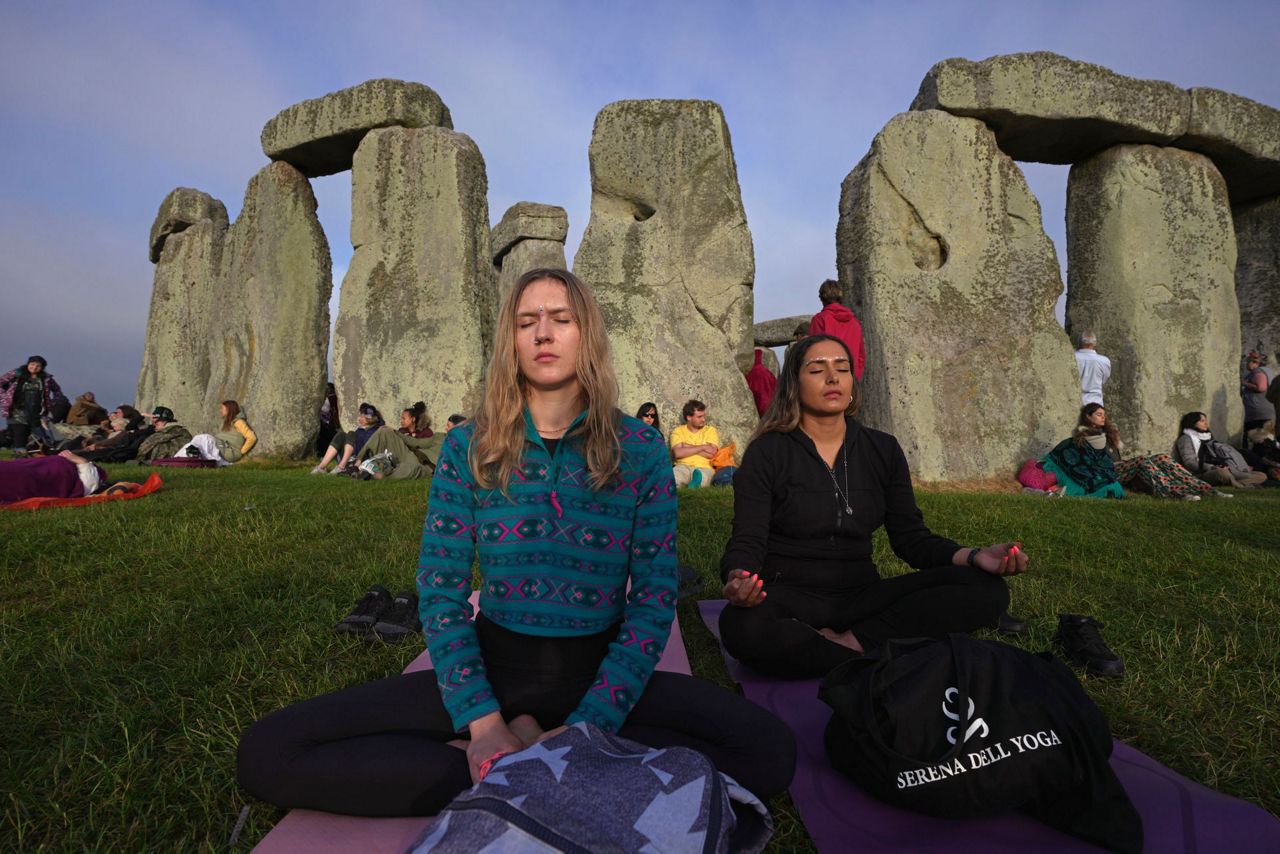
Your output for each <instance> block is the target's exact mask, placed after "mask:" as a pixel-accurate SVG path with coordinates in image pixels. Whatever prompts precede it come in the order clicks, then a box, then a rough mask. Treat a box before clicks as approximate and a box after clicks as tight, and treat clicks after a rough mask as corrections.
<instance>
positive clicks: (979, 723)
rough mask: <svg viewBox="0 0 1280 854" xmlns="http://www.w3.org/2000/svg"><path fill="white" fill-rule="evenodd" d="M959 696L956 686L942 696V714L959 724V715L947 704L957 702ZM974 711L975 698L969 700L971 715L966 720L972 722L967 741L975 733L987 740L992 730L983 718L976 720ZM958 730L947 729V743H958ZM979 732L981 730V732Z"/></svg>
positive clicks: (966, 733) (966, 734) (967, 732)
mask: <svg viewBox="0 0 1280 854" xmlns="http://www.w3.org/2000/svg"><path fill="white" fill-rule="evenodd" d="M959 694H960V689H959V688H956V687H955V686H952V687H950V688H948V689H947V690H946V691H945V692H943V694H942V713H943V714H944V715H946V716H947V718H948V719H950V720H953V721H957V722H958V721H959V720H960V715H959V713H958V712H954V711H952V710H951V708H950V707H949V706H948V705H947V704H948V703H953V702H955V700H956V697H957V696H958V695H959ZM974 711H975V707H974V705H973V698H972V697H970V698H969V714H968V715H966V716H965V718H966V720H968V721H970V724H969V728H968V729H967V730H965V732H964V740H965V741H968V740H969V739H970V738H972V737H973V735H974V733H977V734H978V737H979V738H986V737H987V736H988V735H989V734H990V733H991V729H990V728H989V727H988V726H987V722H986V721H984V720H983V719H982V718H975V717H974V716H973V713H974ZM957 729H959V727H953V726H952V727H947V741H948V742H950V743H951V744H955V743H956V730H957ZM979 730H981V732H979Z"/></svg>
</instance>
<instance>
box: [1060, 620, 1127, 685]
mask: <svg viewBox="0 0 1280 854" xmlns="http://www.w3.org/2000/svg"><path fill="white" fill-rule="evenodd" d="M1102 628H1104V626H1103V624H1102V623H1100V622H1098V621H1097V620H1095V619H1094V618H1093V617H1090V616H1086V615H1084V614H1059V615H1058V631H1057V632H1055V633H1054V635H1053V642H1054V643H1055V644H1057V645H1058V647H1059V648H1060V649H1061V650H1062V652H1063V654H1064V655H1065V656H1066V657H1067V659H1068V660H1070V661H1073V662H1075V663H1076V664H1082V665H1084V670H1085V672H1086V673H1088V674H1089V675H1090V676H1123V675H1124V662H1123V661H1121V660H1120V656H1118V655H1116V654H1115V653H1114V652H1112V651H1111V648H1110V647H1108V646H1107V644H1106V642H1105V641H1104V640H1103V639H1102V634H1101V633H1100V632H1099V629H1102Z"/></svg>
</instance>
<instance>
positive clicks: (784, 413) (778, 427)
mask: <svg viewBox="0 0 1280 854" xmlns="http://www.w3.org/2000/svg"><path fill="white" fill-rule="evenodd" d="M822 341H834V342H836V343H837V344H839V345H840V346H841V347H843V348H844V351H845V354H846V355H848V356H849V370H850V371H852V370H853V355H852V354H851V353H849V345H848V344H845V343H844V342H843V341H841V340H840V339H839V338H836V337H834V336H832V335H810V336H809V337H808V338H804V339H802V340H800V341H797V342H796V344H795V346H794V347H792V348H791V352H790V353H789V354H788V355H787V361H786V362H785V363H784V364H783V365H782V370H781V371H779V372H778V388H777V390H776V391H775V392H774V394H773V401H772V402H771V403H770V404H769V408H768V409H766V410H765V411H764V415H761V416H760V423H759V424H757V425H756V431H755V432H754V433H752V434H751V440H752V441H754V440H755V439H756V438H757V437H759V436H763V435H764V434H765V433H790V432H791V431H792V430H794V429H796V428H797V427H799V426H800V369H801V368H802V367H804V357H805V355H806V354H807V353H808V352H809V349H810V348H811V347H813V345H814V344H818V343H820V342H822ZM860 405H862V384H861V383H860V382H858V379H857V377H853V391H852V393H851V394H850V395H849V406H848V408H846V409H845V411H844V414H845V415H848V416H854V415H857V414H858V407H859V406H860Z"/></svg>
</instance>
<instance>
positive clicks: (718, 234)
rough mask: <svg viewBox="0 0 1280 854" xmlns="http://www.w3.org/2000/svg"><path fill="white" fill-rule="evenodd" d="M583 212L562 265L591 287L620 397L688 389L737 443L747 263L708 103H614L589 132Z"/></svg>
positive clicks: (741, 421)
mask: <svg viewBox="0 0 1280 854" xmlns="http://www.w3.org/2000/svg"><path fill="white" fill-rule="evenodd" d="M590 159H591V221H590V223H589V224H588V225H587V230H586V233H585V234H584V235H583V238H582V244H581V245H580V246H579V248H578V254H577V257H576V258H575V259H574V272H575V273H576V274H577V275H578V276H579V277H581V278H582V279H583V280H584V281H586V282H587V283H589V284H590V285H591V286H592V287H593V288H594V290H595V294H596V297H597V299H598V300H599V302H600V306H601V309H602V310H603V312H604V317H605V322H606V324H607V325H608V328H609V338H610V342H611V344H612V346H613V351H614V365H615V367H616V369H617V373H618V382H619V386H620V390H621V406H622V408H623V409H624V410H627V411H634V409H635V407H636V406H637V405H639V404H640V403H641V402H643V401H646V400H652V401H654V402H656V403H657V404H658V408H659V409H660V410H661V411H663V412H670V411H672V410H673V409H674V410H676V411H679V409H680V407H681V405H683V403H684V402H685V401H686V400H688V399H689V398H698V399H700V400H702V401H705V402H706V403H707V406H708V410H709V416H710V421H711V423H713V424H715V425H716V427H717V428H718V429H719V432H720V436H721V438H722V440H724V441H726V442H727V441H735V442H737V443H738V450H739V452H741V451H742V450H743V449H744V446H745V442H746V440H747V438H748V437H749V436H750V434H751V431H752V430H753V429H754V428H755V424H756V421H757V418H756V412H755V406H754V404H753V403H752V398H751V392H750V391H749V390H748V388H747V383H746V380H745V379H744V377H743V374H742V371H743V370H745V369H746V368H748V367H750V365H751V361H752V358H753V357H752V355H751V351H752V324H751V318H752V284H753V282H754V280H755V261H754V256H753V254H752V252H753V250H752V245H751V232H750V229H748V227H747V220H746V213H745V211H744V210H743V207H742V196H741V193H740V191H739V189H738V172H737V166H736V165H735V163H734V160H733V148H732V145H731V143H730V141H729V129H728V126H727V125H726V124H725V120H724V114H723V113H722V112H721V110H720V107H719V105H717V104H715V103H712V102H711V101H658V100H648V101H619V102H617V103H614V104H610V105H608V106H606V107H605V108H604V109H603V110H601V111H600V113H599V114H598V115H597V116H596V122H595V129H594V131H593V132H592V136H591V149H590Z"/></svg>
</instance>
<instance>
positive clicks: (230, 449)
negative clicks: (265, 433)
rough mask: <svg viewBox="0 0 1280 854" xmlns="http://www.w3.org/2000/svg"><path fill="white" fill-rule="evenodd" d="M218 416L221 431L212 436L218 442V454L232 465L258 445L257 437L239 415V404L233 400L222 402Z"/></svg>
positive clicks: (242, 416)
mask: <svg viewBox="0 0 1280 854" xmlns="http://www.w3.org/2000/svg"><path fill="white" fill-rule="evenodd" d="M218 414H219V415H221V416H222V429H221V430H219V431H218V432H217V433H214V434H213V437H214V439H216V440H217V442H218V453H219V454H220V455H221V456H222V458H223V459H224V460H226V461H227V462H229V463H234V462H236V461H237V460H240V459H241V458H243V457H244V456H245V455H246V454H248V453H249V451H250V450H251V449H252V448H253V446H254V445H256V444H257V443H258V436H257V434H256V433H254V432H253V428H252V427H250V426H249V422H248V421H246V420H245V418H244V415H242V414H241V412H240V404H239V403H237V402H235V401H234V400H224V401H222V405H221V406H220V407H218Z"/></svg>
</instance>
